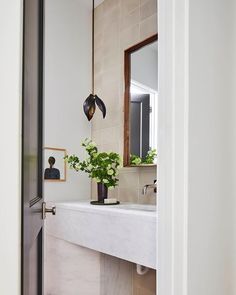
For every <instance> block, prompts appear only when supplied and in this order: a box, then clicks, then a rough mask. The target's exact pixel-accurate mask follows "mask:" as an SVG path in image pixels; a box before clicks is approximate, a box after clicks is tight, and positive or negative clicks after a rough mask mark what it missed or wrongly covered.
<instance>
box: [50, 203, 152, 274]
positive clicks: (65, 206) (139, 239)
mask: <svg viewBox="0 0 236 295" xmlns="http://www.w3.org/2000/svg"><path fill="white" fill-rule="evenodd" d="M55 205H56V208H57V214H56V216H48V217H47V225H46V230H47V234H49V235H52V236H54V237H56V238H59V239H63V240H66V241H68V242H71V243H74V244H77V245H80V246H83V247H87V248H89V249H92V250H95V251H99V252H101V253H105V254H108V255H112V256H115V257H118V258H121V259H124V260H127V261H130V262H133V263H137V264H141V265H144V266H147V267H150V268H153V269H156V207H155V206H154V205H141V204H130V203H122V204H120V205H116V206H111V205H109V206H94V205H90V203H89V202H88V201H86V202H63V203H56V204H55Z"/></svg>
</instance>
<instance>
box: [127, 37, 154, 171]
mask: <svg viewBox="0 0 236 295" xmlns="http://www.w3.org/2000/svg"><path fill="white" fill-rule="evenodd" d="M129 62H130V69H129V72H130V73H129V74H130V77H129V90H128V91H129V95H128V99H129V111H128V115H127V114H126V119H128V121H129V136H128V141H129V142H128V148H127V152H128V153H129V161H128V163H126V164H127V166H129V165H142V164H143V165H150V164H155V162H156V157H155V155H154V154H156V150H157V107H158V68H157V63H158V41H157V40H156V41H154V42H153V40H151V42H150V43H148V44H145V45H144V46H141V47H140V48H138V49H135V50H134V51H133V52H130V57H129ZM126 99H127V98H126ZM125 152H126V149H125ZM150 154H151V155H150ZM150 156H151V158H150ZM125 157H126V159H127V158H128V156H127V155H126V156H125ZM124 159H125V158H124Z"/></svg>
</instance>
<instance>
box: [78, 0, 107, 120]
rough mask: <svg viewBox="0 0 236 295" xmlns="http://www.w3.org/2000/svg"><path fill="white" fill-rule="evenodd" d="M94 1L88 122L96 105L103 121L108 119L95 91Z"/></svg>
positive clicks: (87, 109)
mask: <svg viewBox="0 0 236 295" xmlns="http://www.w3.org/2000/svg"><path fill="white" fill-rule="evenodd" d="M94 9H95V7H94V0H93V13H92V15H93V17H92V93H91V94H90V95H89V96H88V97H87V98H86V100H85V102H84V105H83V107H84V113H85V115H86V117H87V118H88V120H89V121H90V120H91V119H92V118H93V115H94V113H95V111H96V105H97V106H98V108H99V109H100V111H101V112H102V115H103V119H104V118H105V117H106V106H105V104H104V102H103V101H102V100H101V99H100V98H99V97H98V96H97V95H96V94H95V91H94Z"/></svg>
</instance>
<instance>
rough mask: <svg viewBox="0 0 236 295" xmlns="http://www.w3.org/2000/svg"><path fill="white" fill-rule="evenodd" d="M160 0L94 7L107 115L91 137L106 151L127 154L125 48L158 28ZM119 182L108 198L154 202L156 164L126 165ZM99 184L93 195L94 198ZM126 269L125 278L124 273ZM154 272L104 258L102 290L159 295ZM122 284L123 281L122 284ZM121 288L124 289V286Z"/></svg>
mask: <svg viewBox="0 0 236 295" xmlns="http://www.w3.org/2000/svg"><path fill="white" fill-rule="evenodd" d="M156 2H157V1H156V0H105V1H104V2H103V3H102V4H101V5H99V6H98V7H97V8H96V10H95V90H96V92H97V94H98V96H100V97H101V98H102V99H103V100H104V101H105V103H106V106H107V117H106V119H105V120H103V119H102V116H101V113H100V112H99V111H97V112H96V113H95V116H94V119H93V120H92V138H93V140H94V141H95V142H97V144H98V146H99V148H100V149H101V150H104V151H116V152H118V153H120V154H121V155H123V118H124V112H123V111H124V109H123V108H124V106H123V105H124V103H123V101H124V50H125V49H127V48H128V47H130V46H132V45H134V44H136V43H139V42H141V41H142V40H144V39H146V38H147V37H149V36H151V35H154V34H155V33H156V32H157V7H156ZM119 179H120V181H119V186H118V188H116V189H115V190H113V191H109V196H110V197H116V198H118V199H119V200H121V201H130V202H136V203H138V202H139V203H155V202H156V194H154V192H153V191H151V190H150V191H149V192H148V194H147V195H145V196H143V195H142V193H141V190H142V187H143V185H145V184H147V183H152V182H153V180H154V179H156V169H155V168H153V167H150V168H143V167H142V168H136V167H134V168H133V167H132V168H122V169H121V171H120V176H119ZM96 195H97V193H96V184H95V183H93V185H92V197H93V198H94V199H95V198H96ZM122 274H123V278H122V277H121V276H122ZM155 276H156V272H155V271H154V270H150V271H149V272H148V273H147V274H146V275H144V276H139V275H137V273H136V270H135V265H133V264H132V263H130V262H126V261H122V260H120V259H118V258H114V257H110V256H107V255H102V257H101V278H102V282H104V284H103V283H102V284H101V295H106V294H117V295H118V294H122V295H125V294H126V295H155V294H156V292H155V289H156V279H155ZM120 284H121V285H120ZM122 288H123V289H122Z"/></svg>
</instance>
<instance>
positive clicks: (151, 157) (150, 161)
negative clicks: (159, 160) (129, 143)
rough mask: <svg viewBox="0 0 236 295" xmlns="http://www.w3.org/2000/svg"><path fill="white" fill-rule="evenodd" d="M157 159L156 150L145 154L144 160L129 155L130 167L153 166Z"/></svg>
mask: <svg viewBox="0 0 236 295" xmlns="http://www.w3.org/2000/svg"><path fill="white" fill-rule="evenodd" d="M156 157H157V150H156V149H150V150H149V151H148V152H147V155H146V157H145V158H144V159H142V158H140V157H139V156H137V155H134V154H131V155H130V164H131V165H132V166H148V165H150V166H152V165H154V161H155V158H156Z"/></svg>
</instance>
